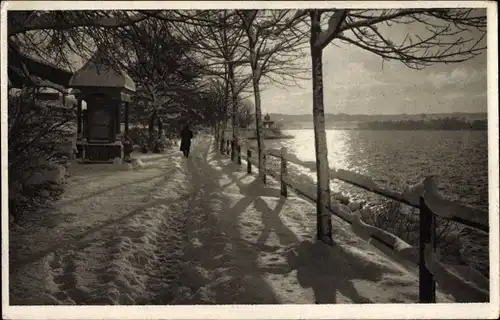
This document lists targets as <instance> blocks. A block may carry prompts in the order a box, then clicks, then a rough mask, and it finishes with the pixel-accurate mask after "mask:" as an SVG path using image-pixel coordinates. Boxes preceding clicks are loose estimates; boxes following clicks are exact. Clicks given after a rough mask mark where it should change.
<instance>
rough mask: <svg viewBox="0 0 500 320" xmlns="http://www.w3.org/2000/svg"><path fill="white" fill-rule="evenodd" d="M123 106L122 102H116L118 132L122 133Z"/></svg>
mask: <svg viewBox="0 0 500 320" xmlns="http://www.w3.org/2000/svg"><path fill="white" fill-rule="evenodd" d="M121 107H122V104H121V102H116V104H115V121H116V131H115V133H116V134H120V132H121V119H120V113H121V112H120V111H121Z"/></svg>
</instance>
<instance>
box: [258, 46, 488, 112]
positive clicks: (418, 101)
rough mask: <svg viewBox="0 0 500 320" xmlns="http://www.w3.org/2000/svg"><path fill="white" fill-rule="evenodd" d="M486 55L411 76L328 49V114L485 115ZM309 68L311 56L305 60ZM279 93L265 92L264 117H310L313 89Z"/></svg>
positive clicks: (391, 65)
mask: <svg viewBox="0 0 500 320" xmlns="http://www.w3.org/2000/svg"><path fill="white" fill-rule="evenodd" d="M486 62H487V61H486V52H484V53H483V54H482V55H481V56H478V57H476V58H474V59H473V60H469V61H466V62H462V63H457V64H447V65H446V64H436V65H432V66H430V67H427V68H426V69H424V70H419V71H417V70H413V69H409V68H407V67H406V66H404V65H403V64H402V63H400V62H397V61H391V62H387V61H386V62H384V64H383V68H382V59H381V58H380V57H378V56H376V55H375V54H373V53H370V52H367V51H364V50H362V49H359V48H357V47H355V46H352V45H347V44H346V45H344V44H339V46H338V47H336V46H333V45H330V46H328V47H327V48H326V49H325V50H324V52H323V63H324V65H323V72H324V78H323V81H324V101H325V103H324V105H325V112H326V113H348V114H399V113H408V114H411V113H441V112H445V113H448V112H486V110H487V98H486V94H487V87H486V78H487V76H486V72H487V67H486V65H487V64H486ZM304 64H307V66H310V64H311V61H310V56H308V57H306V58H305V59H304ZM301 86H302V87H303V88H298V87H290V88H288V89H281V88H277V87H275V86H267V87H266V88H263V89H265V91H264V92H263V93H262V110H263V113H266V112H269V113H286V114H312V83H311V81H301Z"/></svg>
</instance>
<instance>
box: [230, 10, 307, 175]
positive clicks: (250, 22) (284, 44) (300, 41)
mask: <svg viewBox="0 0 500 320" xmlns="http://www.w3.org/2000/svg"><path fill="white" fill-rule="evenodd" d="M237 13H238V15H239V16H240V18H241V26H242V27H243V30H245V34H246V38H247V45H246V47H245V49H246V50H247V51H248V53H249V58H250V59H249V65H250V68H251V70H252V85H253V92H254V100H255V127H256V131H257V148H258V153H259V156H258V157H259V164H258V167H259V177H260V179H261V180H262V181H263V182H265V181H266V175H265V165H266V164H265V157H264V140H263V136H262V134H261V131H262V121H261V118H262V112H261V97H260V83H261V79H262V78H263V77H266V78H267V79H268V80H270V81H272V82H274V83H278V84H282V85H283V84H285V83H286V82H290V81H295V80H296V78H298V77H300V74H301V73H302V71H303V70H304V69H303V66H301V65H299V64H298V61H299V59H300V58H301V57H302V56H303V51H302V49H303V48H302V46H303V45H304V44H305V43H306V40H307V38H306V37H305V36H304V33H301V32H297V30H296V29H297V28H296V27H297V25H299V24H300V23H301V21H302V18H303V15H292V13H293V12H292V11H291V10H238V11H237ZM295 83H296V82H295Z"/></svg>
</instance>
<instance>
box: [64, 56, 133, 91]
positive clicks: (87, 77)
mask: <svg viewBox="0 0 500 320" xmlns="http://www.w3.org/2000/svg"><path fill="white" fill-rule="evenodd" d="M69 86H70V87H71V88H78V89H82V88H85V87H100V88H120V89H125V90H126V91H131V92H135V91H136V86H135V83H134V81H133V80H132V78H130V76H129V75H128V74H127V73H126V72H125V71H123V70H121V69H120V68H118V67H112V66H111V65H110V63H109V62H108V60H107V59H106V58H105V56H104V54H103V53H102V52H101V51H100V50H98V51H97V52H96V53H95V54H94V56H93V57H92V58H91V59H90V60H89V61H87V63H85V65H83V67H82V68H81V69H80V70H78V71H76V72H75V74H74V75H73V77H72V78H71V80H70V82H69Z"/></svg>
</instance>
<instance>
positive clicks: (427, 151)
mask: <svg viewBox="0 0 500 320" xmlns="http://www.w3.org/2000/svg"><path fill="white" fill-rule="evenodd" d="M284 133H286V134H292V135H294V136H295V138H294V139H290V140H265V145H266V147H268V148H281V147H286V148H288V152H293V153H295V154H296V155H297V157H298V158H299V159H301V160H304V161H314V160H315V154H314V152H315V149H314V131H313V130H287V131H284ZM252 143H255V142H254V141H252ZM327 143H328V158H329V164H330V167H333V168H336V169H338V168H340V169H345V170H350V171H355V172H358V173H362V174H365V175H368V176H370V177H372V178H373V179H374V180H375V181H377V182H379V183H381V184H382V185H385V186H388V187H391V188H393V189H394V190H397V191H402V190H403V188H404V186H405V185H408V184H414V183H417V182H419V181H420V180H421V179H423V178H425V177H426V176H429V175H436V176H438V182H439V188H440V190H441V191H442V193H443V194H444V195H445V196H446V197H447V198H449V199H450V200H455V201H459V202H461V203H463V204H467V205H470V206H474V207H479V208H482V209H485V210H487V209H488V133H487V131H423V130H422V131H395V130H388V131H381V130H376V131H370V130H327ZM294 170H298V171H300V173H302V174H306V175H308V176H310V177H311V178H313V179H314V180H316V173H315V172H311V171H310V170H309V169H306V168H301V167H295V168H294ZM332 189H333V190H334V191H340V192H341V193H343V194H344V195H346V196H348V197H349V198H350V199H352V200H355V201H363V202H367V204H368V205H370V206H375V207H378V206H379V205H381V204H384V203H385V202H386V200H385V199H383V198H381V197H380V196H377V195H374V194H371V193H368V192H366V191H363V190H361V189H359V188H356V187H353V186H350V185H347V184H345V183H341V182H338V183H333V184H332Z"/></svg>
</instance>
